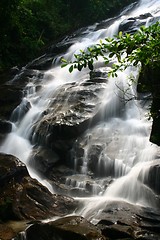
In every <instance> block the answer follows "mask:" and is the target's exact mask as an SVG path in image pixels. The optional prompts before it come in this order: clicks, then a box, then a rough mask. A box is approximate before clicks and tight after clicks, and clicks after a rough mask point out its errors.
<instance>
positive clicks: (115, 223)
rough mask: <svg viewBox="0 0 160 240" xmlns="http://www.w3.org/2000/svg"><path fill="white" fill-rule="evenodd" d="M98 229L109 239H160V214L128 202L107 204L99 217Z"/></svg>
mask: <svg viewBox="0 0 160 240" xmlns="http://www.w3.org/2000/svg"><path fill="white" fill-rule="evenodd" d="M97 218H98V219H101V220H100V221H99V222H98V224H97V227H98V228H100V229H101V231H102V234H103V235H104V236H106V237H109V239H117V240H118V239H139V240H140V239H141V240H142V239H148V240H149V239H150V240H154V239H157V240H158V239H159V238H160V234H159V230H158V225H159V223H160V222H159V221H160V212H157V213H156V212H155V210H153V211H152V210H151V209H149V208H141V207H140V206H135V205H131V204H129V203H127V202H112V203H108V204H106V207H104V210H103V211H102V212H101V213H100V214H99V215H98V216H97ZM157 230H158V231H157Z"/></svg>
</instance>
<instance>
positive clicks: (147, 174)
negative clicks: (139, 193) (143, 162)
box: [138, 160, 160, 195]
mask: <svg viewBox="0 0 160 240" xmlns="http://www.w3.org/2000/svg"><path fill="white" fill-rule="evenodd" d="M138 179H139V180H140V181H142V182H143V183H144V184H146V185H147V186H148V187H150V188H151V189H152V190H153V191H154V192H155V193H156V194H157V195H160V185H159V182H160V163H159V160H157V161H154V162H153V163H151V164H150V165H148V167H147V166H146V169H145V171H144V170H142V171H141V172H140V173H139V176H138Z"/></svg>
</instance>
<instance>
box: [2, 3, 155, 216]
mask: <svg viewBox="0 0 160 240" xmlns="http://www.w3.org/2000/svg"><path fill="white" fill-rule="evenodd" d="M148 12H150V13H151V14H153V16H158V15H159V14H160V0H142V1H140V3H139V5H138V6H137V7H136V9H134V10H133V11H132V12H129V13H127V12H124V14H121V15H120V17H119V18H118V19H117V20H115V22H113V23H112V25H111V26H109V27H108V28H103V29H100V30H96V25H95V26H93V27H90V28H89V29H88V30H86V32H84V34H83V35H82V36H79V37H77V38H76V39H75V40H74V41H75V43H73V44H72V46H71V47H70V48H69V49H68V51H67V52H66V54H65V55H64V58H66V59H73V56H74V54H75V53H77V52H79V50H80V49H85V48H87V47H88V46H90V45H92V44H95V43H97V42H98V41H99V40H100V39H103V38H105V37H107V36H110V37H113V35H114V34H116V33H117V31H118V26H119V24H120V22H121V21H122V20H124V19H127V18H128V17H133V16H137V15H140V14H144V13H148ZM148 21H149V19H148ZM148 21H147V23H146V24H148ZM60 58H61V56H60V57H57V60H56V61H55V66H54V65H53V68H52V69H50V70H49V71H46V73H45V77H44V78H43V79H42V80H41V83H42V82H43V87H42V89H41V90H40V91H38V92H36V91H35V88H36V85H37V86H38V85H39V84H40V83H39V82H38V83H37V82H36V77H35V79H31V82H30V83H29V84H28V85H27V87H26V89H27V96H26V98H25V99H24V100H23V103H24V104H25V103H26V101H28V102H30V103H31V108H30V110H29V111H28V112H27V114H26V115H25V116H24V117H23V118H22V119H21V118H18V119H17V121H16V122H15V123H14V124H13V131H12V132H11V133H10V134H8V136H7V138H6V139H5V141H4V142H3V144H2V146H1V147H0V151H1V152H5V153H10V154H13V155H15V156H17V157H18V158H19V159H21V160H22V161H23V162H24V163H25V164H26V165H27V164H28V157H29V155H30V154H31V151H32V147H33V146H32V145H31V143H30V142H29V140H28V138H29V136H30V133H31V130H32V126H33V125H34V123H35V122H36V121H37V119H38V117H39V116H40V114H41V113H42V112H43V111H44V110H45V109H46V108H47V106H48V104H49V103H50V101H51V98H52V96H53V95H54V92H55V91H56V89H57V88H58V87H59V86H61V85H63V84H65V83H67V82H74V81H77V79H79V80H82V79H85V77H86V76H87V75H88V74H89V71H88V70H84V71H82V72H77V71H74V72H73V73H72V74H70V73H69V72H68V69H67V68H61V67H60V65H59V63H58V59H60ZM100 61H101V59H100ZM96 66H97V67H98V66H101V70H102V71H105V67H104V65H103V63H102V62H99V64H97V65H96ZM131 71H132V74H133V76H134V78H135V79H136V78H137V70H135V69H132V68H131V69H128V70H126V72H124V73H120V74H119V76H118V78H116V79H110V81H109V83H108V86H107V89H106V92H105V94H104V100H103V101H102V105H104V112H103V113H102V115H105V116H107V117H106V122H103V123H101V124H98V125H97V126H96V127H95V128H94V129H92V131H90V130H89V131H88V132H87V133H86V135H85V136H84V138H88V139H89V140H88V144H87V145H86V146H85V155H84V164H83V167H82V173H83V174H86V172H87V166H86V164H87V159H88V157H87V156H88V153H89V151H90V147H91V146H92V145H93V144H94V143H97V142H101V143H103V145H104V148H103V152H102V154H103V158H102V155H101V158H100V159H99V166H100V165H101V164H103V166H104V167H105V171H106V172H107V169H108V168H109V167H110V165H113V160H114V166H112V167H113V168H114V171H113V175H114V177H115V178H116V181H114V183H113V184H111V185H110V186H109V188H108V189H107V190H104V191H103V192H101V194H99V195H98V196H94V197H90V198H79V200H80V201H82V202H83V203H84V208H83V209H81V210H80V211H79V214H81V215H83V216H85V217H88V218H90V219H92V218H96V215H97V214H98V213H99V211H100V210H101V209H102V208H103V207H104V205H105V204H107V202H110V201H113V200H123V201H127V202H130V203H133V204H139V205H142V206H149V207H156V206H157V202H156V197H155V194H154V193H153V192H152V190H151V189H149V188H148V187H146V186H145V185H144V184H143V182H140V181H139V180H138V176H139V174H140V173H141V172H142V171H143V172H145V169H148V168H147V166H148V167H149V166H150V163H151V162H152V161H153V160H154V158H155V156H156V151H157V147H156V146H155V145H153V144H151V143H150V142H149V135H150V130H151V122H149V121H148V120H147V117H146V114H147V112H148V110H147V109H145V108H143V107H142V106H141V105H140V103H139V102H138V101H136V100H132V101H128V103H126V104H125V106H124V109H123V118H120V117H118V116H117V109H118V108H119V107H120V105H121V104H120V97H122V99H123V98H125V101H127V100H129V99H130V98H132V97H133V96H135V94H136V91H135V86H132V87H130V88H129V87H128V86H129V85H128V84H129V83H128V81H129V80H128V76H129V74H130V73H131ZM37 74H38V72H37ZM117 85H118V86H119V87H117ZM121 88H122V89H123V92H126V94H124V96H122V95H123V94H122V93H123V92H122V90H121ZM128 88H129V90H128ZM54 97H55V96H54ZM23 103H22V106H19V109H17V110H15V113H13V115H14V114H16V111H18V112H19V111H20V109H21V108H22V112H23V107H24V105H23ZM20 115H21V114H20ZM13 119H14V116H13ZM99 168H100V167H99ZM99 171H100V170H99ZM146 171H148V170H146ZM29 172H30V174H31V176H32V177H36V178H38V180H39V181H41V182H42V183H43V184H45V185H47V187H48V188H49V189H50V191H53V190H52V189H51V186H50V185H49V184H48V183H47V182H46V181H43V180H41V179H40V178H39V177H38V176H37V175H35V173H34V171H33V169H31V168H29ZM68 182H71V181H70V180H68ZM68 184H70V183H68ZM82 185H85V182H84V181H82V182H80V183H77V187H81V186H82ZM101 185H103V181H102V182H101ZM82 187H83V186H82ZM94 193H97V191H96V189H95V192H94Z"/></svg>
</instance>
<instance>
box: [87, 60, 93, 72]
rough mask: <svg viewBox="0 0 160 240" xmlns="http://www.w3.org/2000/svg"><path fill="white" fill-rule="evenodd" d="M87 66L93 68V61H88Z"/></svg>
mask: <svg viewBox="0 0 160 240" xmlns="http://www.w3.org/2000/svg"><path fill="white" fill-rule="evenodd" d="M88 67H89V69H90V70H93V63H92V62H91V61H89V62H88Z"/></svg>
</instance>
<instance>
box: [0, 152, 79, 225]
mask: <svg viewBox="0 0 160 240" xmlns="http://www.w3.org/2000/svg"><path fill="white" fill-rule="evenodd" d="M0 177H1V179H0V180H1V181H0V183H1V185H0V192H1V196H0V219H1V220H3V221H4V220H5V221H8V220H18V219H19V220H24V219H32V220H34V219H45V218H49V217H53V216H64V215H66V214H69V213H71V212H72V211H73V210H74V209H75V208H76V207H77V202H76V201H74V200H73V199H72V198H69V197H66V196H60V195H57V194H52V193H51V192H50V191H49V190H48V189H47V188H46V187H44V186H42V185H41V184H40V183H39V182H38V181H37V180H35V179H32V178H31V177H30V176H29V174H28V172H27V169H26V167H25V166H24V164H22V163H21V162H20V161H19V160H18V159H17V158H15V157H14V156H11V155H6V154H0Z"/></svg>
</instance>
